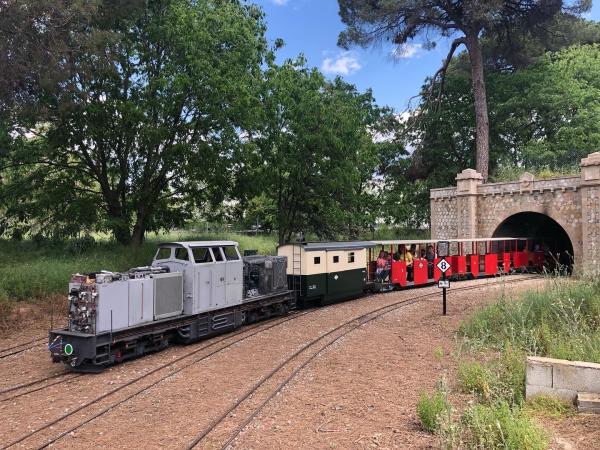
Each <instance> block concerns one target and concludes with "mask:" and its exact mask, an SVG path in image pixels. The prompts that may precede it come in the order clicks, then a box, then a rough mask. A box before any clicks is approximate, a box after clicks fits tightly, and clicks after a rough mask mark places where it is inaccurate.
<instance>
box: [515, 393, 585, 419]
mask: <svg viewBox="0 0 600 450" xmlns="http://www.w3.org/2000/svg"><path fill="white" fill-rule="evenodd" d="M525 411H527V412H528V413H530V414H531V415H534V416H543V417H548V418H551V419H560V418H563V417H568V416H572V415H573V414H575V407H574V406H573V405H570V404H567V403H565V402H563V401H561V400H560V399H558V398H555V397H550V396H549V395H536V396H535V397H533V398H532V399H531V400H527V403H526V404H525Z"/></svg>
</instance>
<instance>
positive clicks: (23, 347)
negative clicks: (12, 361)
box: [0, 337, 48, 359]
mask: <svg viewBox="0 0 600 450" xmlns="http://www.w3.org/2000/svg"><path fill="white" fill-rule="evenodd" d="M47 339H48V338H47V337H41V338H38V339H33V340H31V341H27V342H23V343H21V344H17V345H14V346H12V347H7V348H3V349H2V350H0V359H4V358H8V357H9V356H12V355H18V354H19V353H23V352H25V351H27V350H31V349H32V348H35V347H37V346H38V345H40V344H42V343H43V342H45V341H46V340H47Z"/></svg>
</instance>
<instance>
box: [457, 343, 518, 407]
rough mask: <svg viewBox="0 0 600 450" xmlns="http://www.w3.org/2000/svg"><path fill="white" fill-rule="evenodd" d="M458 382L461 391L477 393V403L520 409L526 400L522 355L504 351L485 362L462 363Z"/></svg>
mask: <svg viewBox="0 0 600 450" xmlns="http://www.w3.org/2000/svg"><path fill="white" fill-rule="evenodd" d="M458 382H459V385H460V387H461V389H462V391H463V392H466V393H473V394H476V395H477V398H478V399H479V401H480V402H483V403H488V404H489V403H494V402H498V401H500V402H506V403H508V404H509V405H511V406H520V405H521V404H522V403H523V401H524V399H525V389H524V388H525V355H524V354H523V353H522V352H518V351H515V350H512V349H507V350H506V351H504V352H502V353H501V355H500V357H499V358H498V359H497V360H492V361H490V362H488V363H480V362H478V361H472V362H465V363H462V364H461V365H460V366H459V370H458Z"/></svg>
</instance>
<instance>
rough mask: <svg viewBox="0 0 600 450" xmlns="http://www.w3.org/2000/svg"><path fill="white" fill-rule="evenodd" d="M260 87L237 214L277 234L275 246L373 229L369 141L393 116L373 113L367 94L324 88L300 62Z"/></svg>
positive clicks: (336, 84) (338, 86) (373, 147)
mask: <svg viewBox="0 0 600 450" xmlns="http://www.w3.org/2000/svg"><path fill="white" fill-rule="evenodd" d="M265 79H266V80H265V92H264V97H263V105H264V111H262V115H261V122H262V126H261V127H260V129H259V132H258V133H257V135H256V136H254V137H253V138H252V139H251V151H249V152H247V153H246V155H245V156H246V161H245V164H244V165H243V169H242V170H241V172H240V174H239V175H240V176H239V179H238V183H237V192H238V196H239V197H240V198H241V199H242V201H241V203H240V209H241V210H242V212H244V211H245V210H246V211H247V212H248V213H249V216H250V217H251V218H254V217H256V218H259V219H262V222H263V223H264V224H269V225H272V226H274V227H276V228H277V229H278V232H279V242H280V243H283V242H289V241H290V240H291V238H292V235H293V233H297V232H300V231H302V232H305V233H307V234H314V235H316V236H317V237H318V238H334V237H335V236H336V235H338V234H343V235H345V236H347V237H355V236H357V235H358V234H359V233H360V232H361V230H363V229H365V228H367V227H368V226H369V225H371V224H373V223H374V219H373V218H372V217H370V216H371V214H370V213H371V212H374V211H375V208H374V207H373V206H374V205H373V198H372V196H371V195H369V193H368V188H369V186H370V183H371V180H372V176H373V172H374V171H375V168H376V165H377V163H378V146H377V144H375V143H374V142H373V138H372V134H371V133H372V132H377V131H380V130H381V129H382V127H383V126H384V125H382V122H384V120H387V122H385V125H387V124H388V123H389V119H390V118H391V117H392V116H391V111H390V110H387V109H381V108H378V107H377V106H376V104H375V102H374V99H373V96H372V94H371V92H370V91H368V92H366V93H359V92H357V90H356V88H355V87H354V86H352V85H349V84H347V83H345V82H343V81H342V80H341V79H340V78H336V79H335V80H334V81H332V82H330V81H327V80H326V79H325V77H324V76H323V75H322V74H321V73H320V72H318V71H317V70H316V69H309V68H307V67H306V66H305V64H304V61H303V60H302V59H298V60H296V61H287V62H285V63H284V64H283V65H282V66H275V65H271V66H270V67H269V68H268V70H267V71H266V74H265ZM250 217H249V218H250Z"/></svg>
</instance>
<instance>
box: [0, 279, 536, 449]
mask: <svg viewBox="0 0 600 450" xmlns="http://www.w3.org/2000/svg"><path fill="white" fill-rule="evenodd" d="M536 278H538V277H529V278H527V279H519V280H512V281H506V280H503V281H501V282H493V283H485V284H480V285H477V286H470V287H469V286H467V287H464V288H456V289H454V290H455V291H459V290H460V291H464V290H469V289H479V288H482V287H485V286H489V285H497V284H500V283H506V284H508V283H515V282H524V281H527V280H530V279H536ZM435 295H437V293H428V294H423V295H420V296H417V297H416V298H413V299H409V300H403V301H400V302H396V303H393V304H391V305H387V306H385V307H382V308H377V309H376V310H372V311H370V312H368V313H366V314H364V315H362V316H360V317H357V318H354V319H351V320H349V321H347V322H345V323H344V324H342V325H340V326H338V327H336V328H335V329H334V330H331V331H330V332H328V333H327V334H325V335H322V336H321V337H319V338H317V339H315V340H313V341H311V342H309V343H307V344H306V345H305V346H303V347H302V348H301V349H300V350H299V351H297V352H296V353H294V355H292V356H290V357H289V358H288V359H287V360H286V361H284V362H283V363H282V364H281V365H280V366H278V367H277V368H275V369H274V370H273V371H272V372H271V373H269V374H268V375H267V376H266V377H264V378H263V379H261V380H260V381H259V383H257V385H255V386H253V388H252V389H251V390H250V391H248V392H247V393H246V395H245V396H244V397H243V398H242V399H240V400H239V401H238V402H236V403H235V404H234V405H233V407H232V408H231V409H230V410H228V412H227V413H226V414H224V415H223V416H222V417H220V418H219V420H218V421H215V422H214V424H212V425H211V427H210V428H209V429H207V430H206V431H205V432H202V433H200V435H201V437H200V438H199V439H197V442H195V443H194V444H193V445H191V446H190V448H192V447H194V446H196V445H197V444H198V443H199V442H200V441H201V440H202V439H203V437H204V436H206V435H207V434H208V433H210V432H211V431H212V430H213V429H215V428H216V427H217V426H218V425H219V424H220V423H221V422H222V421H223V420H224V419H225V418H226V417H227V415H228V414H229V413H230V412H231V411H232V410H234V409H235V408H237V407H238V406H239V405H240V404H241V403H242V402H243V401H244V400H246V399H247V398H249V397H250V396H251V395H252V394H253V393H254V392H256V390H257V389H259V388H260V387H261V386H262V385H263V384H265V383H266V382H268V381H269V379H271V378H273V376H274V375H276V373H277V372H279V371H280V370H281V369H282V368H283V367H285V366H286V365H288V364H289V362H290V361H291V360H293V359H295V358H296V357H298V356H299V355H301V354H302V353H303V352H304V351H305V350H307V349H309V348H310V347H312V346H314V345H315V344H316V343H318V342H321V341H322V340H323V339H325V338H326V337H333V338H334V339H333V340H332V341H330V342H328V343H326V344H325V346H324V347H322V348H321V349H319V350H318V351H317V352H316V353H314V354H313V355H312V356H311V357H309V359H308V360H307V361H305V362H304V363H303V364H301V366H299V367H298V368H297V369H296V370H294V371H293V372H292V374H291V375H290V377H289V379H288V380H287V381H285V382H284V385H282V386H280V387H279V388H278V389H277V390H276V391H275V392H274V393H273V394H272V395H271V396H270V397H269V398H268V399H267V400H266V402H265V403H264V405H261V407H260V409H259V410H256V411H255V413H254V414H252V415H251V416H250V417H249V418H248V420H247V423H250V421H251V420H252V419H253V418H254V417H255V416H256V414H258V413H259V411H260V410H261V409H262V408H263V407H264V406H266V404H267V403H268V401H270V399H272V397H273V396H275V395H276V394H277V392H279V391H280V390H281V389H283V387H284V386H285V385H287V383H289V381H291V379H292V378H293V377H294V376H295V375H296V374H297V373H298V372H299V371H300V370H302V368H304V367H305V366H306V365H308V364H309V363H310V362H311V361H312V360H314V359H315V358H316V357H317V356H318V354H319V353H320V352H322V351H323V350H324V349H325V348H327V347H330V346H331V345H333V344H334V343H335V342H337V341H339V339H341V338H342V337H343V336H345V335H347V334H348V333H350V332H351V331H353V330H354V329H356V328H358V327H360V326H362V325H364V324H365V323H368V322H370V321H371V320H375V319H376V318H378V317H381V316H382V315H384V314H387V313H389V312H391V311H393V310H396V309H399V308H402V307H404V306H408V305H409V304H413V303H416V302H419V301H422V300H424V299H425V298H429V297H432V296H435ZM332 306H335V305H332ZM321 309H323V308H321ZM312 311H313V310H308V311H304V312H300V313H295V314H292V315H291V316H289V317H286V318H284V319H282V320H277V319H276V320H277V321H276V322H269V323H267V324H266V325H265V324H257V325H256V326H254V327H252V328H249V327H245V328H244V329H242V330H240V331H238V332H235V333H230V334H227V335H225V336H223V337H221V338H220V339H218V340H216V341H214V342H211V343H210V344H207V345H204V346H202V347H200V348H198V349H194V350H193V351H191V352H188V353H186V354H184V355H181V356H179V357H178V358H176V359H175V360H172V361H169V362H168V363H165V364H161V365H159V366H157V367H156V368H154V369H152V370H151V371H149V372H147V373H145V374H143V375H141V376H139V377H136V378H134V379H132V380H130V381H128V382H126V383H125V384H123V385H120V386H118V387H116V388H114V389H112V390H110V391H108V392H106V393H104V394H102V395H100V396H98V397H96V398H95V399H93V400H91V401H89V402H86V403H85V404H82V405H79V406H78V407H77V408H75V409H74V410H72V411H70V412H68V413H65V414H63V415H61V416H60V417H58V418H56V419H54V420H52V421H51V422H48V423H46V424H44V425H43V426H41V427H39V428H37V429H35V430H32V431H31V432H29V433H27V434H25V435H23V436H21V437H19V438H18V439H16V440H14V441H12V442H10V443H8V444H5V445H3V446H1V447H0V448H3V449H4V448H10V447H13V446H15V445H18V444H21V443H23V442H25V441H27V440H29V439H31V438H34V437H35V436H36V435H39V433H40V432H42V431H44V430H47V429H49V428H51V427H52V428H54V426H55V425H57V424H59V423H60V422H62V421H65V420H66V419H69V418H73V416H74V415H75V414H77V413H78V412H80V411H82V410H84V409H89V408H90V407H94V406H95V405H99V404H100V402H102V401H103V400H105V399H107V398H109V397H110V396H112V395H113V394H116V393H117V392H120V391H122V390H124V389H126V388H128V387H130V386H134V385H135V384H137V383H138V382H140V381H144V380H145V381H147V380H148V379H149V377H151V376H153V375H154V374H157V373H158V372H160V371H161V370H164V369H168V368H169V367H172V366H174V365H175V364H177V363H179V362H181V361H183V360H186V359H188V358H190V357H192V356H194V355H197V354H198V353H200V352H202V351H204V350H209V349H211V348H213V347H215V346H217V345H218V344H220V343H222V342H224V341H226V340H232V342H228V343H226V344H225V345H222V346H219V347H218V348H215V349H214V350H211V351H209V353H207V354H205V355H202V356H200V357H199V358H194V359H193V360H192V361H187V362H185V363H184V364H183V365H181V366H178V367H177V368H176V369H174V370H171V371H169V372H168V373H166V374H164V375H163V374H160V376H158V377H157V379H154V380H152V381H150V383H149V384H147V385H145V386H144V387H142V388H141V389H137V390H134V391H133V392H131V393H127V395H126V396H125V397H124V398H122V399H120V400H118V401H116V402H113V403H111V404H109V405H108V406H105V407H103V408H102V409H100V410H98V411H96V412H95V413H93V414H92V415H91V416H89V417H87V418H85V419H84V420H83V421H81V422H79V423H78V424H77V425H74V426H71V427H69V428H68V429H67V430H65V431H63V432H61V433H59V434H58V435H56V436H55V437H53V438H51V439H44V440H43V444H41V445H40V444H37V445H40V446H39V447H37V448H40V449H42V448H46V447H48V446H49V445H51V444H53V443H55V442H56V441H58V440H60V439H61V438H63V437H64V436H66V435H67V434H69V433H72V432H74V431H76V430H78V429H80V428H82V427H83V426H85V425H86V424H88V423H90V422H92V421H93V420H95V419H97V418H99V417H101V416H102V415H104V414H106V413H107V412H109V411H110V410H112V409H114V408H116V407H118V406H119V405H121V404H123V403H125V402H127V401H128V400H130V399H132V398H134V397H136V396H137V395H139V394H141V393H143V392H146V391H147V390H149V389H150V388H152V387H154V386H156V385H157V384H159V383H160V382H162V381H164V380H166V379H168V378H170V377H172V376H174V375H176V374H177V373H179V372H181V371H182V370H184V369H186V368H188V367H190V366H191V365H193V364H196V363H198V362H200V361H203V360H205V359H207V358H209V357H211V356H212V355H214V354H216V353H219V352H221V351H223V350H225V349H227V348H230V347H232V346H234V345H235V344H237V343H239V342H241V341H244V340H246V339H248V338H250V337H252V336H254V335H257V334H259V333H262V332H264V331H267V330H269V329H271V328H274V327H276V326H279V325H281V324H283V323H285V322H288V321H290V320H293V319H295V318H298V317H300V316H303V315H306V314H309V313H311V312H312ZM371 315H374V317H372V318H369V316H371ZM343 328H348V330H345V331H344V330H342V329H343ZM336 332H342V335H340V336H337V337H335V336H332V335H333V334H334V333H336ZM240 335H243V336H241V337H240ZM238 337H239V338H238ZM232 338H233V339H232ZM23 345H24V344H23ZM61 375H63V376H64V375H65V374H55V375H54V376H53V377H56V378H58V377H59V376H61ZM74 375H78V376H81V375H82V374H74ZM50 378H52V377H48V379H50ZM72 378H74V377H71V378H69V379H72ZM43 381H47V380H37V382H38V383H41V382H43ZM65 381H67V380H59V381H56V382H55V383H52V384H51V385H55V384H59V383H61V382H65ZM33 383H35V382H32V383H28V385H32V384H33ZM25 387H26V386H25V385H19V386H14V387H12V388H10V390H11V391H14V390H18V389H22V388H25ZM46 387H49V385H45V386H43V387H39V388H36V389H33V390H31V391H28V392H25V393H20V394H18V395H16V396H14V397H11V398H15V397H18V396H22V395H27V394H29V393H32V392H35V391H39V390H41V389H45V388H46ZM4 392H7V390H5V391H4ZM4 400H7V399H3V400H0V401H4ZM247 423H244V424H242V425H243V426H242V427H241V428H240V429H239V431H237V432H236V433H235V434H234V436H233V437H232V438H231V440H234V439H235V437H237V435H238V434H239V433H240V432H241V431H242V430H243V428H245V426H247ZM195 441H196V439H195ZM228 442H229V441H228Z"/></svg>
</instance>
